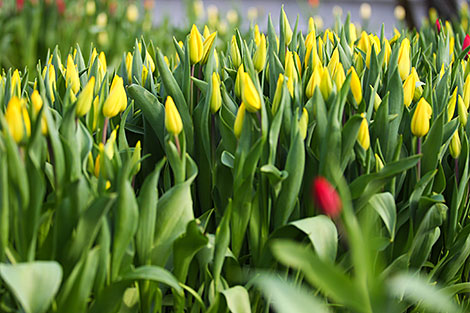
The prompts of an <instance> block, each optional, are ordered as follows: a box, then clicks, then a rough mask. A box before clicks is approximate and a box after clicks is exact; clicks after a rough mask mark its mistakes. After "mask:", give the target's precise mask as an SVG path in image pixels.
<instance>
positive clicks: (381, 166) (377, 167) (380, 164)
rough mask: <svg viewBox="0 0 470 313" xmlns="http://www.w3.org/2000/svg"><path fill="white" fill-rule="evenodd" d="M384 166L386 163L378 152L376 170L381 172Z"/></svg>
mask: <svg viewBox="0 0 470 313" xmlns="http://www.w3.org/2000/svg"><path fill="white" fill-rule="evenodd" d="M383 168H384V163H383V162H382V159H381V158H380V156H379V155H378V154H377V153H376V154H375V170H376V172H380V171H381V170H382V169H383Z"/></svg>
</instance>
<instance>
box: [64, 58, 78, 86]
mask: <svg viewBox="0 0 470 313" xmlns="http://www.w3.org/2000/svg"><path fill="white" fill-rule="evenodd" d="M65 81H66V86H67V87H68V86H71V88H72V91H73V93H74V94H77V92H78V91H79V90H80V78H79V77H78V72H77V68H76V67H75V64H74V63H73V59H72V56H71V55H70V54H69V55H68V57H67V70H66V72H65Z"/></svg>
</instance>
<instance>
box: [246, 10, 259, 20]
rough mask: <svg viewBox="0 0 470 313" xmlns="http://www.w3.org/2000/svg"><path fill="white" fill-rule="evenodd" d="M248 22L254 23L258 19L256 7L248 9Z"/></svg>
mask: <svg viewBox="0 0 470 313" xmlns="http://www.w3.org/2000/svg"><path fill="white" fill-rule="evenodd" d="M246 15H247V17H248V20H249V21H254V20H256V19H257V18H258V8H257V7H249V8H248V11H247V13H246Z"/></svg>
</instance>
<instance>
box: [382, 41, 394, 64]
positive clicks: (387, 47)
mask: <svg viewBox="0 0 470 313" xmlns="http://www.w3.org/2000/svg"><path fill="white" fill-rule="evenodd" d="M384 50H385V52H384V64H383V65H384V66H385V65H386V64H387V65H388V63H389V61H390V55H391V54H392V48H391V47H390V43H389V42H388V40H387V39H385V40H384Z"/></svg>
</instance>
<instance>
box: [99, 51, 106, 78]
mask: <svg viewBox="0 0 470 313" xmlns="http://www.w3.org/2000/svg"><path fill="white" fill-rule="evenodd" d="M98 60H100V65H101V67H100V69H101V71H102V73H101V74H102V76H104V74H105V73H106V70H107V66H108V65H107V63H106V55H105V54H104V52H103V51H101V52H100V55H99V56H98Z"/></svg>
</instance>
